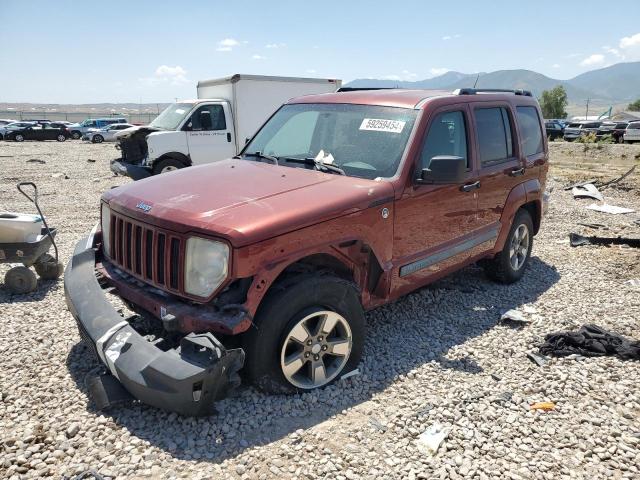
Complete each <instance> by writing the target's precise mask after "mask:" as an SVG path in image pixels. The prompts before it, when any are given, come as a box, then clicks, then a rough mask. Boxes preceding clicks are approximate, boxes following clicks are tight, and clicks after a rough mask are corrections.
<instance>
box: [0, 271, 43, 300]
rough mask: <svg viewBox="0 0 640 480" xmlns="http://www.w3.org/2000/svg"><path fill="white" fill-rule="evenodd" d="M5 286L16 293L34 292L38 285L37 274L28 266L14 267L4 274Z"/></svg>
mask: <svg viewBox="0 0 640 480" xmlns="http://www.w3.org/2000/svg"><path fill="white" fill-rule="evenodd" d="M4 284H5V286H6V287H7V288H8V289H9V290H10V291H11V292H12V293H16V294H23V293H29V292H33V291H34V290H35V289H36V287H37V286H38V279H37V278H36V274H35V273H33V272H32V271H31V270H30V269H28V268H27V267H13V268H12V269H11V270H9V271H8V272H7V274H6V275H5V276H4Z"/></svg>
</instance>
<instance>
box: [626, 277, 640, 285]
mask: <svg viewBox="0 0 640 480" xmlns="http://www.w3.org/2000/svg"><path fill="white" fill-rule="evenodd" d="M624 284H625V285H631V286H632V287H640V278H632V279H631V280H627V281H626V282H624Z"/></svg>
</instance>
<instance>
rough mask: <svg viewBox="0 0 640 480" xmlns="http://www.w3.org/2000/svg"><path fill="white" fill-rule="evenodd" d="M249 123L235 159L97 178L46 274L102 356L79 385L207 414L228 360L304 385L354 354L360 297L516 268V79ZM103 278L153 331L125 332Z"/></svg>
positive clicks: (527, 173)
mask: <svg viewBox="0 0 640 480" xmlns="http://www.w3.org/2000/svg"><path fill="white" fill-rule="evenodd" d="M254 98H255V97H254ZM185 110H186V109H185ZM191 110H193V107H191ZM184 113H188V112H187V111H185V112H184ZM235 113H237V112H235ZM178 120H182V117H179V118H178ZM251 135H252V139H251V140H250V141H249V143H248V144H246V145H245V147H244V148H243V149H242V150H241V151H240V152H239V153H238V154H237V155H236V154H235V152H233V150H231V155H232V156H233V155H236V156H234V158H228V159H225V160H221V161H218V162H213V163H210V164H208V165H200V166H198V167H194V168H185V169H182V170H179V171H174V172H170V173H165V174H162V175H158V176H156V177H154V178H149V179H146V180H144V181H142V182H129V183H127V184H125V185H122V186H120V187H117V188H114V189H111V190H108V191H107V192H105V193H104V194H103V196H102V201H101V205H100V207H99V208H100V209H101V229H100V230H97V231H96V230H93V231H92V232H91V234H89V236H88V238H84V239H82V240H81V241H80V242H78V244H77V246H76V248H75V252H74V255H73V257H72V259H71V260H70V262H69V266H68V267H67V270H66V272H65V275H64V287H65V288H64V290H65V295H66V298H67V305H68V307H69V310H70V312H71V313H72V315H73V316H74V317H75V319H76V320H77V323H78V328H79V330H80V332H81V334H80V336H81V337H82V339H83V341H84V342H87V345H88V346H89V349H90V351H92V352H93V354H94V355H95V357H96V358H97V359H99V361H101V362H102V363H104V367H105V368H106V369H108V370H109V372H110V375H109V376H108V377H107V376H105V375H101V372H97V373H95V374H93V378H90V379H88V380H87V382H89V381H90V382H98V383H94V385H100V383H99V382H105V383H104V384H103V385H104V388H103V387H96V388H93V389H89V390H90V392H91V391H93V392H100V393H98V395H103V396H102V397H101V398H103V404H104V403H105V402H104V398H105V396H108V393H105V394H103V393H102V392H108V390H109V388H106V386H107V385H111V390H112V391H117V389H116V388H115V387H114V385H117V383H116V382H120V383H121V385H122V386H123V387H124V388H126V389H127V390H128V391H129V392H130V393H131V394H132V395H134V396H135V397H136V398H138V399H139V400H141V401H142V402H145V403H148V404H151V405H154V406H156V407H160V408H163V409H167V410H173V411H176V412H179V413H181V414H183V415H188V416H192V415H205V414H209V413H211V411H212V410H213V408H214V405H213V402H214V400H215V399H217V398H220V397H221V396H223V395H224V394H225V393H226V391H227V389H228V388H230V387H232V386H235V385H237V383H238V382H239V378H238V376H237V372H238V370H239V369H240V368H241V367H242V366H243V364H244V370H245V371H244V373H245V375H244V378H245V379H247V380H248V381H250V382H253V383H254V384H255V385H256V386H257V387H258V388H261V389H262V390H264V391H266V392H272V393H277V394H282V393H302V392H308V391H310V390H313V389H316V388H320V387H323V386H325V385H327V384H329V383H331V382H335V381H336V380H338V379H339V378H341V376H342V375H344V374H346V373H348V372H351V371H352V370H354V369H355V368H357V366H358V363H359V361H360V357H361V355H362V353H363V350H364V348H363V347H364V344H365V335H366V328H365V315H364V312H365V311H367V310H369V309H372V308H375V307H379V306H381V305H384V304H388V303H390V302H393V301H395V300H396V299H398V298H399V297H401V296H403V295H406V294H408V293H409V292H411V291H414V290H416V289H418V288H422V287H424V286H425V285H427V284H429V283H431V282H433V281H435V280H437V279H439V278H441V277H443V276H444V275H447V274H449V273H452V272H454V271H457V270H460V269H461V268H463V267H465V266H467V265H470V264H472V263H475V262H478V261H479V262H480V264H481V265H482V267H484V269H485V271H486V273H487V275H488V276H489V277H490V278H492V279H493V280H495V281H497V282H501V283H513V282H516V281H518V280H520V279H521V278H522V277H523V276H524V275H525V272H526V271H527V265H528V264H529V262H530V257H531V251H532V248H533V244H534V240H533V238H534V235H536V234H537V233H538V230H539V228H540V224H541V221H542V218H543V213H544V211H545V204H546V198H547V195H546V193H545V184H546V177H547V170H548V159H549V150H548V146H547V139H546V137H545V135H544V125H543V122H542V115H541V112H540V107H539V106H538V102H537V101H536V99H535V98H533V96H532V95H531V94H530V93H529V92H522V91H511V92H510V93H509V92H506V91H505V92H504V93H496V92H495V91H493V92H486V91H482V90H475V89H460V90H457V91H454V92H451V93H449V94H443V92H440V91H437V92H429V91H427V90H395V89H394V90H377V91H351V92H344V93H328V94H323V95H307V96H302V97H298V98H294V99H291V100H289V101H288V102H287V103H286V104H285V105H284V106H282V107H281V108H279V109H278V110H277V111H276V112H275V113H274V114H273V115H272V116H271V117H270V118H269V120H267V122H266V123H265V124H264V126H263V127H262V128H260V129H259V130H258V132H257V133H255V135H254V134H253V133H251ZM222 138H225V136H224V135H223V136H222ZM241 138H244V136H243V137H241ZM537 273H538V272H534V276H533V277H532V281H533V282H536V281H537V279H536V274H537ZM103 289H108V290H103ZM106 291H109V292H111V291H113V292H114V293H115V294H117V295H118V296H120V297H121V298H122V299H123V300H124V302H125V303H126V304H127V306H129V307H130V308H131V309H132V310H134V311H136V312H141V313H143V314H144V315H147V316H148V317H147V318H149V321H150V322H152V323H153V324H154V325H155V327H157V329H156V328H155V327H154V331H157V332H162V333H159V334H158V335H157V336H154V337H153V338H150V337H149V336H146V337H145V336H143V335H144V333H141V331H140V330H139V329H138V330H136V326H135V325H134V324H133V322H132V323H129V322H128V321H127V320H126V319H124V318H123V316H122V315H120V314H119V313H118V311H117V310H116V306H115V305H113V304H112V303H111V302H109V301H108V300H107V298H106V295H107V293H106ZM522 291H523V292H525V293H524V295H526V291H527V286H526V285H525V286H523V287H522ZM393 328H396V329H402V328H403V326H402V324H400V323H398V324H397V325H395V326H394V327H393ZM391 330H393V329H391ZM169 332H170V333H169ZM165 333H166V335H165ZM168 335H173V337H172V338H174V339H176V340H177V339H180V340H179V342H177V341H176V342H175V343H174V344H173V345H176V346H175V347H173V345H172V346H169V347H167V348H163V346H164V345H166V343H163V342H164V340H163V338H166V337H167V336H168ZM232 336H236V338H235V339H233V338H231V337H232ZM216 337H217V338H216ZM152 340H153V341H152ZM178 343H179V346H178ZM367 353H369V354H373V355H375V352H367ZM245 358H246V359H245ZM374 361H375V360H374ZM106 402H107V404H108V402H109V399H108V398H107V400H106Z"/></svg>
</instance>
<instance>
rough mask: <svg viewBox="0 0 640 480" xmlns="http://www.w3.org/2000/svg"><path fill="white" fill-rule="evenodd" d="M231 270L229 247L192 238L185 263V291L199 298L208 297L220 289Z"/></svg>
mask: <svg viewBox="0 0 640 480" xmlns="http://www.w3.org/2000/svg"><path fill="white" fill-rule="evenodd" d="M228 269H229V247H228V246H227V245H226V244H225V243H222V242H216V241H213V240H206V239H204V238H200V237H191V238H189V239H188V240H187V250H186V252H185V262H184V289H185V291H186V292H187V293H189V294H191V295H195V296H197V297H208V296H209V295H211V294H212V293H213V292H214V291H215V290H216V288H218V287H219V286H220V285H221V284H222V282H224V280H225V278H227V273H228Z"/></svg>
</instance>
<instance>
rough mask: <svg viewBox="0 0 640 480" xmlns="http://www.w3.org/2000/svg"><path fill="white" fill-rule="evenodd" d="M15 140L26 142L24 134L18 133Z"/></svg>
mask: <svg viewBox="0 0 640 480" xmlns="http://www.w3.org/2000/svg"><path fill="white" fill-rule="evenodd" d="M14 140H15V141H16V142H24V137H23V136H22V135H20V134H18V135H16V136H15V138H14Z"/></svg>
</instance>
